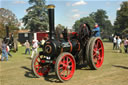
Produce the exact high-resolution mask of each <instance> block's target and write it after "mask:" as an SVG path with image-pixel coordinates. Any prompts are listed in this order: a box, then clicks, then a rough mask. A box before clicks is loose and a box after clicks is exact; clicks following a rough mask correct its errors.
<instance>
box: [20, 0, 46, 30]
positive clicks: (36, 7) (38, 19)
mask: <svg viewBox="0 0 128 85" xmlns="http://www.w3.org/2000/svg"><path fill="white" fill-rule="evenodd" d="M29 4H31V5H33V6H31V7H29V8H28V9H27V10H26V11H27V15H25V16H24V17H23V18H22V20H23V22H24V26H25V28H26V29H30V30H31V31H33V32H34V31H41V30H43V31H44V30H47V28H48V14H47V10H46V5H45V0H29Z"/></svg>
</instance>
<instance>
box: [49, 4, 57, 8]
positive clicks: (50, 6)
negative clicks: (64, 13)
mask: <svg viewBox="0 0 128 85" xmlns="http://www.w3.org/2000/svg"><path fill="white" fill-rule="evenodd" d="M47 8H48V9H54V8H55V5H53V4H50V5H48V6H47Z"/></svg>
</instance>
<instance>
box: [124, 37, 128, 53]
mask: <svg viewBox="0 0 128 85" xmlns="http://www.w3.org/2000/svg"><path fill="white" fill-rule="evenodd" d="M127 48H128V39H127V38H125V39H124V50H125V53H127V52H128V50H127Z"/></svg>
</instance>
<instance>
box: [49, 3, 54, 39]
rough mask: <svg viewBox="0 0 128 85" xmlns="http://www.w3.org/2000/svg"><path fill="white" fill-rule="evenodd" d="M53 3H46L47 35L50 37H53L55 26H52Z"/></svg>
mask: <svg viewBox="0 0 128 85" xmlns="http://www.w3.org/2000/svg"><path fill="white" fill-rule="evenodd" d="M54 8H55V6H54V5H48V16H49V35H50V39H54V35H55V28H54Z"/></svg>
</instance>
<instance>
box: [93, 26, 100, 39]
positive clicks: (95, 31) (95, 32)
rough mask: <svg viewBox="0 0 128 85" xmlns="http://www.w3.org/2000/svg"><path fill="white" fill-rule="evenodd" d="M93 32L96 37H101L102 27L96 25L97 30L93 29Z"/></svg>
mask: <svg viewBox="0 0 128 85" xmlns="http://www.w3.org/2000/svg"><path fill="white" fill-rule="evenodd" d="M93 32H94V36H95V37H100V27H99V26H98V24H95V28H94V29H93Z"/></svg>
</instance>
